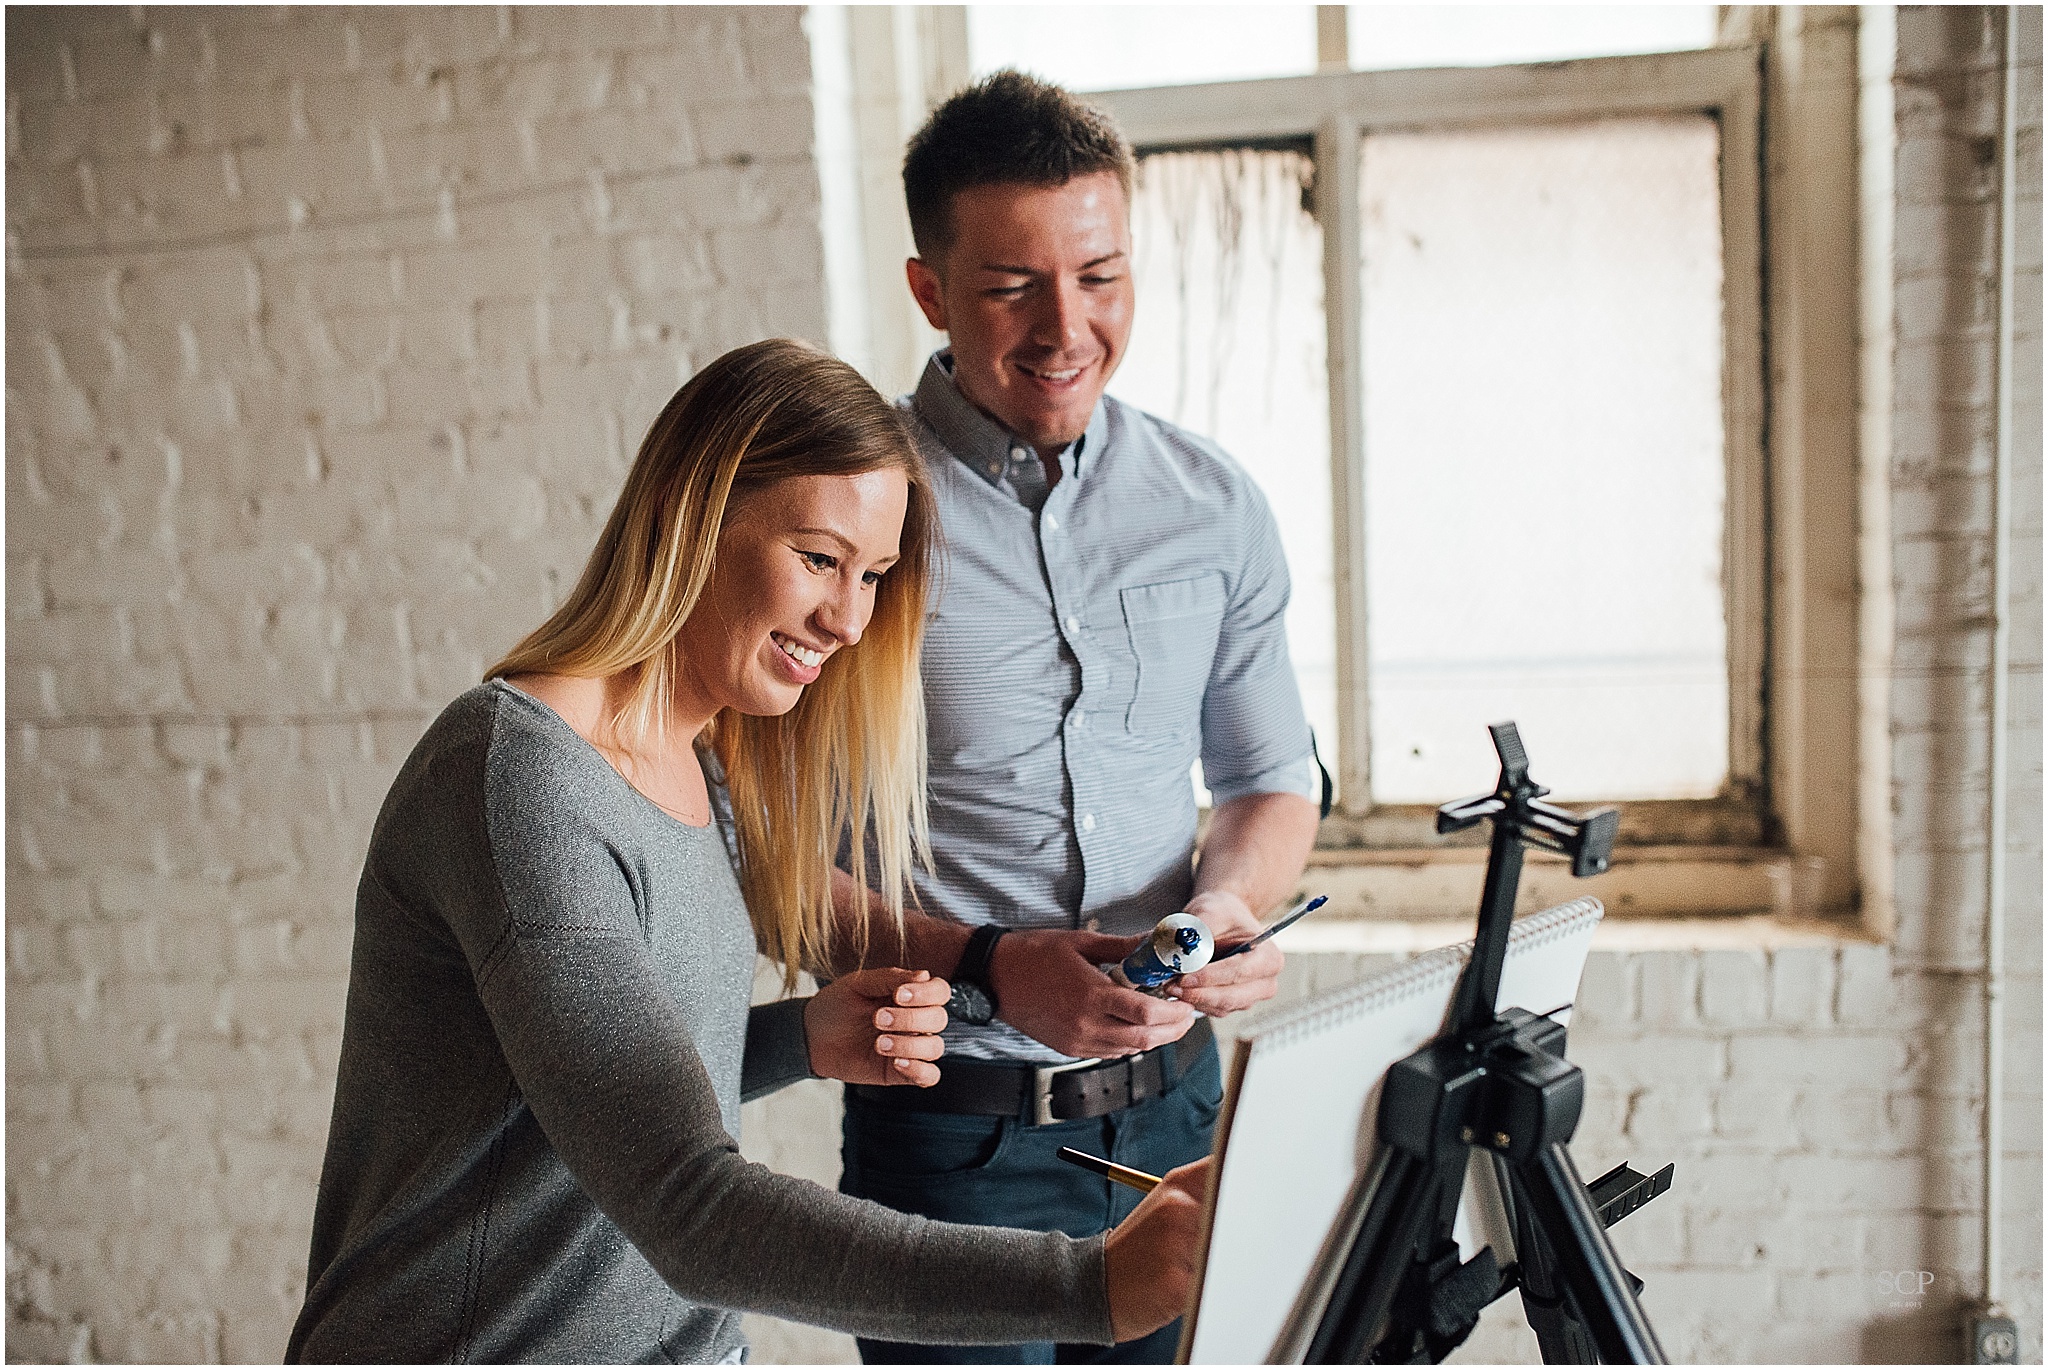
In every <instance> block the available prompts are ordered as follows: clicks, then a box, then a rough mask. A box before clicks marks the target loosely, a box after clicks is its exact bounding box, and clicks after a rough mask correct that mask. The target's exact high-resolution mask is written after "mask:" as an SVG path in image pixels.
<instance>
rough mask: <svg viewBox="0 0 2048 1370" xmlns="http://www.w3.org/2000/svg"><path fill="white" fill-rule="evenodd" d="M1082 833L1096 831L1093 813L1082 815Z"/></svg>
mask: <svg viewBox="0 0 2048 1370" xmlns="http://www.w3.org/2000/svg"><path fill="white" fill-rule="evenodd" d="M1081 831H1082V832H1094V831H1095V815H1094V814H1092V813H1084V814H1082V815H1081Z"/></svg>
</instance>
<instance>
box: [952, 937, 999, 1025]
mask: <svg viewBox="0 0 2048 1370" xmlns="http://www.w3.org/2000/svg"><path fill="white" fill-rule="evenodd" d="M1008 931H1009V929H1008V928H1006V927H1003V926H1001V925H1000V924H996V923H983V924H982V925H981V926H980V927H978V928H976V929H975V930H974V931H973V932H971V933H969V934H968V936H967V946H966V949H965V950H963V951H962V952H961V953H960V962H959V964H958V965H956V966H954V967H953V978H954V979H955V980H968V981H971V982H973V983H974V984H977V985H980V986H981V989H982V992H983V993H984V994H986V995H988V1001H989V1003H990V1005H991V1006H993V1007H995V1008H998V1009H1000V1008H1001V1005H999V1004H997V1003H996V991H995V986H993V985H991V984H989V982H988V963H989V961H990V960H991V959H992V958H993V957H994V956H995V951H996V943H997V942H998V941H1000V940H1001V939H1002V936H1003V934H1004V933H1006V932H1008Z"/></svg>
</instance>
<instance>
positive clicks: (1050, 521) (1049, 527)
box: [1045, 514, 1060, 533]
mask: <svg viewBox="0 0 2048 1370" xmlns="http://www.w3.org/2000/svg"><path fill="white" fill-rule="evenodd" d="M1059 530H1060V521H1059V520H1058V519H1056V518H1054V517H1053V516H1052V515H1051V514H1047V515H1046V516H1045V531H1046V532H1048V533H1057V532H1058V531H1059Z"/></svg>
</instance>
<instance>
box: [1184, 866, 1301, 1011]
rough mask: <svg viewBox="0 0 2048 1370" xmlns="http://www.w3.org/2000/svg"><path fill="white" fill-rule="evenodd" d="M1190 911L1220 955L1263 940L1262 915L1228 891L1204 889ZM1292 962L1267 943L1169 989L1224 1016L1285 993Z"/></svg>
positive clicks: (1194, 1004)
mask: <svg viewBox="0 0 2048 1370" xmlns="http://www.w3.org/2000/svg"><path fill="white" fill-rule="evenodd" d="M1187 911H1188V912H1189V913H1192V914H1193V915H1195V917H1197V918H1199V919H1201V920H1202V921H1203V922H1204V923H1207V924H1208V925H1209V931H1210V932H1212V933H1214V934H1215V936H1216V950H1217V951H1218V952H1224V951H1228V950H1229V949H1230V948H1232V947H1234V946H1236V945H1238V944H1239V943H1243V942H1249V941H1251V940H1252V938H1254V937H1257V936H1258V935H1259V920H1258V916H1257V915H1255V914H1254V913H1253V912H1252V911H1251V909H1250V908H1248V907H1247V906H1246V905H1245V902H1244V900H1242V899H1240V898H1238V897H1237V896H1236V895H1234V894H1232V893H1230V892H1229V891H1228V890H1204V891H1203V892H1202V893H1200V894H1198V895H1196V896H1195V897H1194V898H1192V899H1190V900H1188V906H1187ZM1286 963H1287V958H1286V957H1285V956H1283V955H1282V954H1281V952H1280V948H1279V947H1277V946H1275V945H1274V944H1273V943H1272V942H1267V943H1264V944H1263V945H1260V946H1256V947H1253V948H1252V949H1251V950H1250V951H1248V952H1245V953H1244V954H1243V955H1241V956H1233V957H1231V958H1230V959H1229V960H1228V961H1224V962H1222V963H1221V964H1218V965H1212V966H1208V967H1205V968H1204V969H1202V970H1198V971H1196V972H1195V973H1194V974H1192V975H1183V976H1181V977H1179V978H1178V979H1175V980H1170V981H1168V982H1167V983H1166V985H1165V990H1166V992H1167V993H1168V994H1170V995H1172V996H1173V997H1174V998H1176V999H1178V1000H1180V1001H1181V1002H1182V1003H1184V1004H1189V1005H1192V1006H1193V1007H1195V1008H1198V1009H1200V1010H1201V1011H1202V1012H1204V1013H1206V1014H1208V1015H1209V1016H1210V1017H1212V1018H1214V1017H1220V1016H1221V1015H1223V1014H1226V1013H1236V1012H1237V1011H1238V1010H1239V1009H1247V1008H1250V1007H1251V1006H1252V1005H1253V1004H1256V1003H1260V1002H1262V1001H1263V1000H1266V999H1270V998H1272V997H1273V996H1274V994H1276V993H1278V992H1279V989H1280V968H1281V967H1282V966H1284V965H1285V964H1286Z"/></svg>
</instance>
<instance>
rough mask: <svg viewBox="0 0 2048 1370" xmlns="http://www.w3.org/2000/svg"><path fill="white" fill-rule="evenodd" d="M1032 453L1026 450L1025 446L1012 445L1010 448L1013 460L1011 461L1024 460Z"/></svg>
mask: <svg viewBox="0 0 2048 1370" xmlns="http://www.w3.org/2000/svg"><path fill="white" fill-rule="evenodd" d="M1030 455H1031V454H1030V453H1029V452H1027V451H1025V450H1024V449H1023V448H1021V447H1012V448H1011V449H1010V460H1011V461H1022V460H1024V458H1026V457H1028V456H1030Z"/></svg>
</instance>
